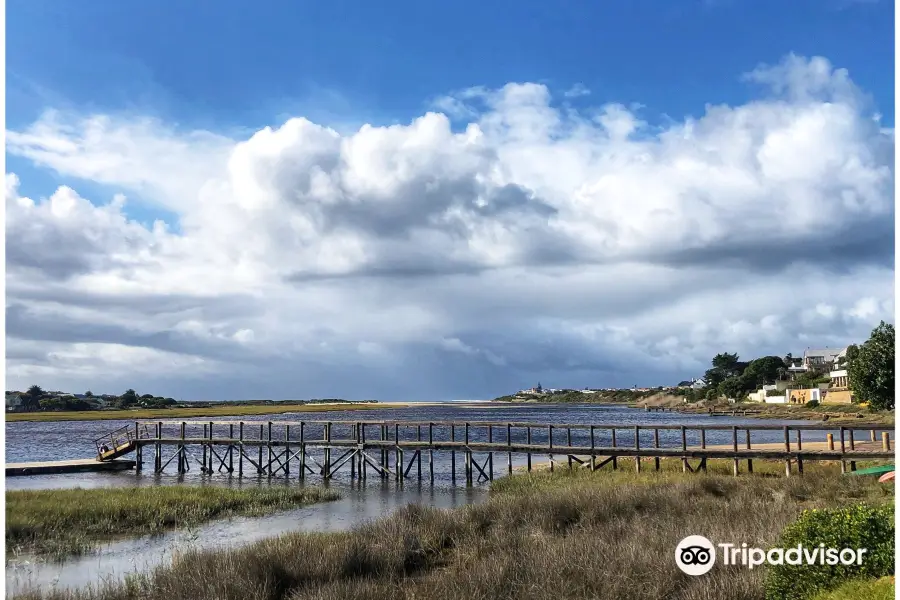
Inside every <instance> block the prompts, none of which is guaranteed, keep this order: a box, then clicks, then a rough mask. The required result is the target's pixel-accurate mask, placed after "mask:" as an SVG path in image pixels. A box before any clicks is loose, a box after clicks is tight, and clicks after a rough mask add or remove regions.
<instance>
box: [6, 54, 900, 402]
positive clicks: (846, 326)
mask: <svg viewBox="0 0 900 600" xmlns="http://www.w3.org/2000/svg"><path fill="white" fill-rule="evenodd" d="M744 79H745V80H746V81H747V82H748V84H749V85H751V86H753V87H754V89H755V90H756V94H757V95H756V96H755V97H754V99H753V100H751V101H748V102H747V103H745V104H742V105H738V106H708V107H707V109H706V112H705V114H704V115H703V116H702V117H699V118H696V119H690V118H689V119H685V120H683V121H681V122H673V123H670V124H669V125H666V126H664V127H660V126H657V125H653V124H651V123H649V122H648V121H646V120H645V119H646V117H644V118H639V117H638V116H637V114H636V112H635V110H636V109H635V108H633V107H632V108H629V107H626V106H624V105H621V104H607V105H605V106H599V107H593V108H591V109H585V110H584V111H574V110H572V109H571V108H570V107H562V106H560V105H559V104H558V103H557V100H559V99H558V98H555V97H554V96H553V94H552V93H551V92H550V90H549V89H548V88H546V87H545V86H542V85H538V84H532V83H511V84H508V85H506V86H504V87H502V88H500V89H485V88H471V89H469V90H464V91H462V92H458V93H455V94H451V95H448V96H445V97H443V98H442V99H440V100H439V101H438V102H436V103H435V108H436V110H437V112H429V113H426V114H424V115H422V116H420V117H417V118H415V119H413V120H412V121H410V122H409V123H408V124H405V125H392V126H374V125H365V126H363V127H361V128H360V129H359V130H358V131H355V132H353V133H351V134H341V133H339V132H337V131H335V130H333V129H331V128H329V127H327V126H325V125H321V124H317V123H313V122H311V121H309V120H307V119H305V118H303V117H297V118H293V119H290V120H288V121H287V122H285V123H283V124H282V125H280V126H278V127H274V128H269V127H267V128H265V129H262V130H260V131H258V132H256V133H255V134H253V135H252V136H250V137H249V139H243V140H233V139H229V138H227V137H224V136H221V135H218V134H214V133H210V132H182V131H179V130H177V129H176V128H173V127H168V126H166V125H165V124H163V123H159V122H156V121H151V120H146V119H137V120H128V119H124V118H115V117H111V116H89V117H79V116H72V115H68V116H65V115H60V114H58V113H48V114H47V115H45V116H44V117H43V118H41V119H40V120H39V121H38V122H36V123H34V124H33V125H31V126H30V127H27V128H26V129H25V130H23V131H18V132H17V131H11V132H8V140H9V146H8V151H9V152H10V153H12V154H14V155H18V156H23V157H26V158H29V159H31V160H32V161H33V162H34V163H35V164H36V165H38V166H40V167H44V168H48V169H52V170H54V171H55V172H56V173H58V174H59V176H62V177H64V178H72V179H82V180H84V179H87V180H93V181H97V182H101V183H104V184H107V185H108V186H112V187H113V188H115V189H118V190H120V191H121V193H122V194H124V195H119V196H116V197H114V198H112V199H111V200H110V201H109V202H107V203H103V200H104V199H101V198H93V199H91V201H89V200H87V199H84V198H82V197H81V196H79V195H78V193H77V192H76V191H74V190H73V189H71V188H69V187H62V188H60V189H59V190H57V191H56V192H55V193H54V194H53V195H51V197H49V198H46V199H39V200H32V199H29V198H25V197H22V196H21V195H20V193H19V191H18V180H17V179H16V177H15V176H14V175H10V176H7V182H6V208H7V263H8V264H7V286H8V300H7V321H8V327H9V330H8V337H9V339H8V347H9V348H10V357H9V358H8V361H7V362H8V367H9V372H10V377H11V381H12V382H13V383H14V384H17V385H19V387H21V386H23V385H26V384H28V383H30V379H29V378H34V377H35V376H36V374H41V377H42V378H45V379H44V380H45V381H46V384H47V385H50V386H51V387H60V386H63V385H72V386H74V385H78V386H83V385H93V386H94V387H97V385H98V384H91V383H90V381H88V380H89V379H90V377H92V376H93V375H90V373H92V371H90V369H89V368H88V367H87V366H85V367H83V368H82V367H78V366H77V365H94V367H93V368H97V369H102V365H109V366H110V368H114V369H116V372H117V373H119V375H117V376H116V377H117V379H116V381H115V382H114V383H115V384H118V383H119V381H120V380H121V381H122V382H125V381H126V380H128V378H129V377H132V378H138V379H139V378H145V379H140V381H145V380H146V382H147V385H148V386H151V387H155V386H160V385H162V386H165V385H169V386H180V390H186V391H183V392H182V395H186V396H187V395H188V394H193V395H195V396H199V397H217V396H221V397H225V396H228V397H232V396H235V395H238V396H245V397H246V396H247V395H248V393H250V392H249V390H256V393H252V394H250V395H252V396H256V397H258V396H260V395H262V396H273V397H310V396H335V395H344V396H350V397H385V398H388V397H398V398H408V397H416V396H420V397H443V398H447V397H460V396H466V397H473V396H479V395H481V396H489V395H491V394H498V393H502V392H505V391H508V389H510V388H512V387H516V386H520V385H524V384H527V383H529V382H531V380H532V379H534V378H535V377H540V378H541V381H544V382H545V383H548V384H551V383H552V385H554V386H578V387H580V386H584V385H594V386H600V385H630V384H633V383H635V382H637V383H647V384H659V383H665V382H667V381H671V380H678V379H683V378H685V377H688V376H691V375H696V374H698V373H699V372H701V371H702V370H703V369H704V368H705V367H704V363H706V362H707V361H708V359H709V357H710V356H711V355H712V354H715V353H716V352H719V351H722V350H734V351H738V352H740V353H741V354H742V355H745V356H752V355H754V354H757V353H772V352H774V353H778V354H782V353H786V352H789V351H793V352H797V351H798V350H801V349H802V347H805V346H807V345H816V346H821V345H823V344H824V345H829V344H830V345H840V344H843V343H847V342H850V341H859V340H860V338H863V337H865V335H866V334H867V333H868V330H869V329H871V327H872V326H873V325H874V324H875V323H877V320H878V319H879V318H887V317H889V315H891V314H892V312H893V285H892V279H893V211H894V208H893V185H894V183H893V169H892V165H893V141H894V140H893V132H892V131H885V130H883V129H881V127H880V125H879V123H878V120H877V119H876V118H873V114H874V112H875V110H874V107H873V106H871V105H870V102H869V99H868V98H867V96H866V95H865V94H864V93H863V92H862V91H861V90H859V89H858V88H857V87H856V86H855V85H854V84H853V82H852V80H851V79H850V76H849V74H848V73H847V72H846V71H844V70H841V69H835V68H833V67H832V65H830V64H829V63H828V61H827V60H825V59H823V58H813V59H805V58H802V57H797V56H788V57H786V58H785V59H784V60H783V61H782V62H781V63H779V64H777V65H774V66H765V65H762V66H757V67H756V68H754V69H753V70H752V71H751V72H750V73H749V74H747V75H745V76H744ZM571 91H572V90H570V92H571ZM579 95H582V94H580V93H579ZM567 96H569V97H571V94H570V93H564V94H562V98H563V99H565V98H566V97H567ZM460 119H463V120H464V121H465V122H464V123H461V122H460ZM72 185H73V186H75V187H77V184H76V183H73V184H72ZM125 195H128V196H129V199H128V200H127V201H126V199H125ZM132 196H134V197H135V198H137V200H134V199H132V198H131V197H132ZM133 202H150V203H154V204H157V205H159V206H162V207H165V208H166V209H167V210H169V211H172V212H173V213H174V214H176V215H177V219H178V222H177V223H170V224H166V223H162V222H158V223H156V224H154V225H153V226H149V227H147V226H144V225H142V224H139V223H136V222H134V221H133V220H130V219H129V217H128V207H129V206H130V205H131V203H133ZM175 225H177V228H176V227H174V226H175ZM176 230H177V233H173V231H176ZM807 342H808V343H807ZM79 361H80V362H79ZM138 363H140V364H138ZM170 363H171V364H172V365H174V366H173V368H172V369H171V370H167V369H166V368H165V367H164V366H161V365H166V364H170ZM129 364H134V368H133V372H132V370H131V369H130V367H129V366H128V365H129ZM73 365H76V366H73ZM98 365H99V366H98ZM163 373H167V375H166V379H165V383H162V382H161V381H160V380H158V379H154V377H158V375H161V374H163ZM170 375H171V376H170ZM51 382H52V383H51ZM57 382H58V383H57ZM111 385H112V383H111ZM135 385H137V384H135ZM165 391H166V393H167V394H170V395H178V393H179V390H174V389H168V390H165Z"/></svg>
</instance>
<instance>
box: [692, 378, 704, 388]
mask: <svg viewBox="0 0 900 600" xmlns="http://www.w3.org/2000/svg"><path fill="white" fill-rule="evenodd" d="M705 387H706V381H704V380H703V378H702V377H701V378H700V379H695V380H694V382H693V383H692V384H691V389H692V390H702V389H703V388H705Z"/></svg>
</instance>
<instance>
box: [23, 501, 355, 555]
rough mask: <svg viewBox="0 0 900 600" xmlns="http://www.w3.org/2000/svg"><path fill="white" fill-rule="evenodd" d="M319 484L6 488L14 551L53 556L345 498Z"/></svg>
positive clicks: (77, 552)
mask: <svg viewBox="0 0 900 600" xmlns="http://www.w3.org/2000/svg"><path fill="white" fill-rule="evenodd" d="M337 497H338V494H337V493H336V492H332V491H328V490H324V489H321V488H313V487H302V488H301V487H290V488H288V487H278V486H271V487H259V488H255V487H254V488H243V489H232V488H224V487H212V486H209V487H199V486H187V485H173V486H148V487H137V488H98V489H67V490H35V491H12V492H6V552H7V557H9V556H11V555H14V554H16V553H20V552H26V553H34V554H39V555H43V556H47V557H49V558H61V557H64V556H66V555H73V554H80V553H84V552H87V551H90V550H91V549H92V548H94V547H95V546H96V545H97V544H98V543H100V542H103V541H106V540H111V539H116V538H121V537H125V536H136V535H141V534H152V533H160V532H162V531H164V530H167V529H174V528H177V527H189V526H193V525H197V524H199V523H202V522H204V521H209V520H210V519H216V518H222V517H229V516H234V515H248V516H255V515H262V514H265V513H268V512H274V511H277V510H282V509H288V508H293V507H297V506H302V505H305V504H312V503H314V502H322V501H326V500H335V499H337Z"/></svg>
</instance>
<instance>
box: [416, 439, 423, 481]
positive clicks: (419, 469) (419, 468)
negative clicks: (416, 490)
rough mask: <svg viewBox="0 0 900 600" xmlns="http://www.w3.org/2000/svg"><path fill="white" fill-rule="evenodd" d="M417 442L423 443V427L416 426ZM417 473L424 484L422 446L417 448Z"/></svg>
mask: <svg viewBox="0 0 900 600" xmlns="http://www.w3.org/2000/svg"><path fill="white" fill-rule="evenodd" d="M416 441H417V442H421V441H422V426H421V425H416ZM416 471H417V475H418V477H419V482H420V483H421V482H422V448H421V446H419V447H417V448H416Z"/></svg>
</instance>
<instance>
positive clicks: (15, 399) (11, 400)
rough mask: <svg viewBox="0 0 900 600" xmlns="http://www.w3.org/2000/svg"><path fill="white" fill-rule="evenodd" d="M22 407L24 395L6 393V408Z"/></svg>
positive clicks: (16, 408)
mask: <svg viewBox="0 0 900 600" xmlns="http://www.w3.org/2000/svg"><path fill="white" fill-rule="evenodd" d="M20 408H22V396H21V395H19V394H7V395H6V410H8V411H9V410H18V409H20Z"/></svg>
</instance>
